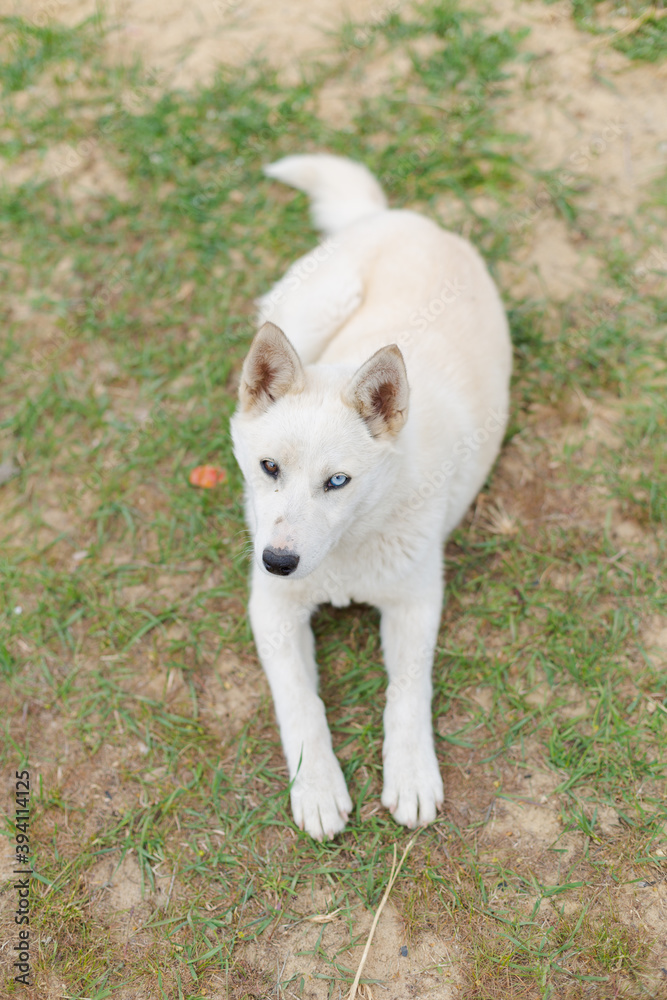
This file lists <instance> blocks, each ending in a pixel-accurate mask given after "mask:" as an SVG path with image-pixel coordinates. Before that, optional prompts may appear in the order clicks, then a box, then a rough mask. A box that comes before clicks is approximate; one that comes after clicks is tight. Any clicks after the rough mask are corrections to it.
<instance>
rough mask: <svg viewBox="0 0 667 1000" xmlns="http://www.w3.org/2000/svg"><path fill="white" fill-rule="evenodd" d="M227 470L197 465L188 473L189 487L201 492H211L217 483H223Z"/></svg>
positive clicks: (214, 466)
mask: <svg viewBox="0 0 667 1000" xmlns="http://www.w3.org/2000/svg"><path fill="white" fill-rule="evenodd" d="M226 478H227V470H226V469H221V468H220V467H219V466H217V465H198V466H196V468H194V469H193V470H192V472H191V473H190V485H191V486H199V487H201V489H203V490H212V489H213V487H214V486H217V485H218V483H224V481H225V479H226Z"/></svg>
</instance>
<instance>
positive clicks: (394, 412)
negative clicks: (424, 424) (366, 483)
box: [343, 344, 410, 437]
mask: <svg viewBox="0 0 667 1000" xmlns="http://www.w3.org/2000/svg"><path fill="white" fill-rule="evenodd" d="M409 395H410V390H409V388H408V375H407V372H406V370H405V362H404V361H403V355H402V354H401V352H400V351H399V349H398V347H397V346H396V344H390V345H389V347H381V348H380V350H379V351H376V352H375V354H374V355H373V357H372V358H369V359H368V361H367V362H366V363H365V364H363V365H362V366H361V368H360V369H359V370H358V371H357V372H356V373H355V375H354V377H353V379H352V381H351V382H350V384H349V385H348V386H347V388H346V390H345V392H344V394H343V399H344V400H345V402H346V403H348V404H349V405H350V406H353V407H354V409H355V410H357V411H358V413H359V415H360V416H361V417H363V419H364V420H365V421H366V423H367V424H368V429H369V431H370V432H371V434H372V435H373V437H381V436H382V435H387V436H388V437H391V436H393V435H394V434H398V432H399V431H400V429H401V427H402V426H403V424H404V423H405V420H406V418H407V415H408V397H409Z"/></svg>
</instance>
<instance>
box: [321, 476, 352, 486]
mask: <svg viewBox="0 0 667 1000" xmlns="http://www.w3.org/2000/svg"><path fill="white" fill-rule="evenodd" d="M349 481H350V477H349V476H346V475H345V473H344V472H337V473H336V475H335V476H332V477H331V479H328V480H327V482H326V483H325V484H324V488H325V490H330V489H331V490H339V489H340V488H341V486H345V485H346V484H347V483H349Z"/></svg>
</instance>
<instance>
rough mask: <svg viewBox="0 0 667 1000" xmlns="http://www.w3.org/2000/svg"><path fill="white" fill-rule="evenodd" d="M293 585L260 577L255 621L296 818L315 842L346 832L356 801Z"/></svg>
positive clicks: (253, 611) (305, 612) (254, 595)
mask: <svg viewBox="0 0 667 1000" xmlns="http://www.w3.org/2000/svg"><path fill="white" fill-rule="evenodd" d="M288 588H289V583H287V581H282V580H272V579H267V578H265V577H263V576H260V574H259V572H257V573H256V576H255V580H254V582H253V587H252V596H251V598H250V608H249V609H250V620H251V623H252V629H253V633H254V636H255V643H256V644H257V649H258V652H259V655H260V659H261V661H262V666H263V667H264V671H265V673H266V676H267V678H268V681H269V685H270V687H271V692H272V694H273V702H274V705H275V709H276V716H277V718H278V725H279V727H280V736H281V739H282V744H283V749H284V751H285V757H286V758H287V766H288V769H289V776H290V781H291V801H292V813H293V815H294V820H295V822H296V823H297V825H298V826H299V827H300V828H301V829H302V830H306V831H307V832H308V833H309V834H310V835H311V837H314V838H315V839H316V840H322V839H323V838H324V837H333V836H334V835H335V834H336V833H340V831H341V830H342V829H343V828H344V826H345V823H346V821H347V817H348V813H349V811H350V810H351V809H352V801H351V799H350V796H349V794H348V791H347V786H346V784H345V778H344V777H343V772H342V771H341V769H340V764H339V763H338V761H337V760H336V757H335V754H334V752H333V747H332V745H331V734H330V732H329V727H328V725H327V719H326V713H325V710H324V703H323V702H322V699H321V698H320V697H319V696H318V694H317V664H316V662H315V640H314V638H313V633H312V630H311V628H310V624H309V620H310V610H311V609H310V608H308V607H306V606H303V605H300V604H295V603H294V602H293V601H290V600H289V594H288V593H287V592H286V591H287V590H288Z"/></svg>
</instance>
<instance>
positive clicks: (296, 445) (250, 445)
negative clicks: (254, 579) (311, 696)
mask: <svg viewBox="0 0 667 1000" xmlns="http://www.w3.org/2000/svg"><path fill="white" fill-rule="evenodd" d="M407 411H408V380H407V375H406V371H405V365H404V363H403V357H402V355H401V352H400V351H399V349H398V347H396V346H395V345H391V346H389V347H383V348H381V349H380V350H379V351H377V352H376V353H375V354H374V355H373V356H372V357H371V358H370V359H369V360H368V361H366V363H365V364H363V365H362V366H361V368H359V369H358V370H357V371H356V372H355V371H354V370H353V369H349V370H346V369H345V368H344V367H343V366H339V365H335V366H334V365H331V366H330V365H313V366H308V367H306V368H304V366H303V365H302V364H301V361H300V359H299V356H298V355H297V353H296V351H295V350H294V348H293V346H292V345H291V343H290V342H289V340H288V339H287V337H286V336H285V334H284V333H283V332H282V330H280V329H278V327H277V326H274V325H273V324H272V323H265V324H264V326H263V327H262V328H261V329H260V331H259V332H258V333H257V335H256V336H255V338H254V340H253V342H252V344H251V347H250V351H249V353H248V356H247V358H246V360H245V363H244V365H243V371H242V374H241V383H240V388H239V407H238V409H237V411H236V413H235V414H234V417H233V418H232V438H233V441H234V454H235V455H236V460H237V462H238V463H239V466H240V467H241V471H242V472H243V475H244V477H245V480H246V484H247V500H248V515H249V520H250V528H251V531H252V534H253V536H254V537H253V545H254V555H255V560H256V561H257V563H258V565H259V566H261V567H262V568H263V569H264V571H266V572H267V573H273V574H276V575H278V576H290V575H291V576H292V577H293V578H303V577H305V576H308V574H309V573H312V572H313V570H315V569H316V568H317V567H318V566H319V565H320V563H321V562H322V560H323V559H324V557H325V556H326V555H327V553H328V552H330V551H331V549H332V548H333V547H334V546H335V545H336V544H337V542H338V541H339V540H340V539H341V537H342V536H343V534H344V533H345V531H346V530H347V529H351V528H352V527H353V526H354V525H356V524H358V523H359V521H360V519H362V518H364V517H365V516H367V515H368V514H369V513H370V512H371V511H372V510H373V508H374V507H375V506H376V505H377V504H378V503H379V501H380V500H381V499H382V498H383V496H384V494H385V493H386V491H387V490H388V489H391V488H392V485H393V482H392V477H391V471H390V470H391V466H392V458H393V457H394V455H395V453H396V438H397V435H398V433H399V431H400V429H401V427H402V426H403V424H404V423H405V419H406V417H407Z"/></svg>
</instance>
